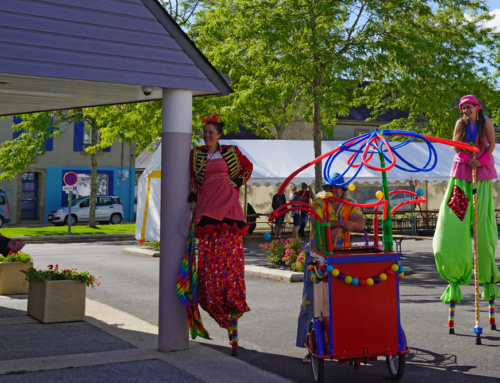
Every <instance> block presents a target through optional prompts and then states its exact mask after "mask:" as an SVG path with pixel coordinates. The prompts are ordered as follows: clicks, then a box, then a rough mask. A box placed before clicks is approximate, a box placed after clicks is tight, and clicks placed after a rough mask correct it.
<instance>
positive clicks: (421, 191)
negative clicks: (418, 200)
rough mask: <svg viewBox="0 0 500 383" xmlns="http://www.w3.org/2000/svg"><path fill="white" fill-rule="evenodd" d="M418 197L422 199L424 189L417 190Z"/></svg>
mask: <svg viewBox="0 0 500 383" xmlns="http://www.w3.org/2000/svg"><path fill="white" fill-rule="evenodd" d="M417 195H418V196H419V197H422V196H423V195H424V191H423V190H422V189H417Z"/></svg>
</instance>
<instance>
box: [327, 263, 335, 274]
mask: <svg viewBox="0 0 500 383" xmlns="http://www.w3.org/2000/svg"><path fill="white" fill-rule="evenodd" d="M332 271H333V266H332V265H328V266H326V272H327V273H331V272H332Z"/></svg>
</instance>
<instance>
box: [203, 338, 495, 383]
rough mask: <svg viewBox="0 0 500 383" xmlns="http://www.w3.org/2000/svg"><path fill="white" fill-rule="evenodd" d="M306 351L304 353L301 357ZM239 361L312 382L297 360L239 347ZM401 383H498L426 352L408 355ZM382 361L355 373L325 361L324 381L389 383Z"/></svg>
mask: <svg viewBox="0 0 500 383" xmlns="http://www.w3.org/2000/svg"><path fill="white" fill-rule="evenodd" d="M203 346H205V347H209V348H212V349H215V350H217V351H220V352H223V353H226V354H227V353H228V350H229V349H228V348H227V347H223V346H217V345H210V344H206V343H203ZM305 353H306V351H305V352H304V354H305ZM237 358H238V359H240V360H242V361H245V362H247V363H249V364H251V365H253V366H256V367H259V368H261V369H263V370H266V371H269V372H272V373H274V374H276V375H279V376H282V377H284V378H287V379H289V380H291V381H293V382H297V383H299V382H300V383H304V382H312V381H313V377H312V372H311V367H310V365H305V364H302V363H301V360H300V359H298V358H292V357H289V356H283V355H277V354H268V353H263V352H258V351H255V350H247V349H245V348H242V347H240V349H239V356H238V357H237ZM406 360H407V364H406V369H405V371H406V372H405V375H404V377H403V380H402V381H404V382H423V381H428V382H451V381H453V382H472V383H474V382H477V383H479V382H481V383H487V382H500V379H498V378H491V377H485V376H477V375H470V374H464V373H466V372H469V371H470V370H474V369H475V368H476V367H477V366H459V365H457V357H456V355H453V354H437V353H433V352H430V351H427V350H421V349H412V351H411V352H410V354H408V355H407V358H406ZM390 381H391V380H390V377H389V371H388V368H387V364H386V361H385V360H382V359H379V360H378V361H376V362H369V363H367V364H366V365H364V364H362V365H361V370H359V371H354V370H353V368H352V367H351V366H349V365H348V364H347V363H338V362H336V361H326V362H325V382H349V383H366V382H390Z"/></svg>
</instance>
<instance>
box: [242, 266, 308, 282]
mask: <svg viewBox="0 0 500 383" xmlns="http://www.w3.org/2000/svg"><path fill="white" fill-rule="evenodd" d="M245 275H251V276H254V277H259V278H264V279H273V280H275V281H283V282H303V278H304V273H299V272H296V271H287V270H277V269H269V268H267V267H262V266H245Z"/></svg>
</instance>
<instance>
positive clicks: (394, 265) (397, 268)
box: [391, 264, 399, 272]
mask: <svg viewBox="0 0 500 383" xmlns="http://www.w3.org/2000/svg"><path fill="white" fill-rule="evenodd" d="M391 270H392V271H394V272H397V271H398V270H399V266H398V265H397V264H393V265H392V266H391Z"/></svg>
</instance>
